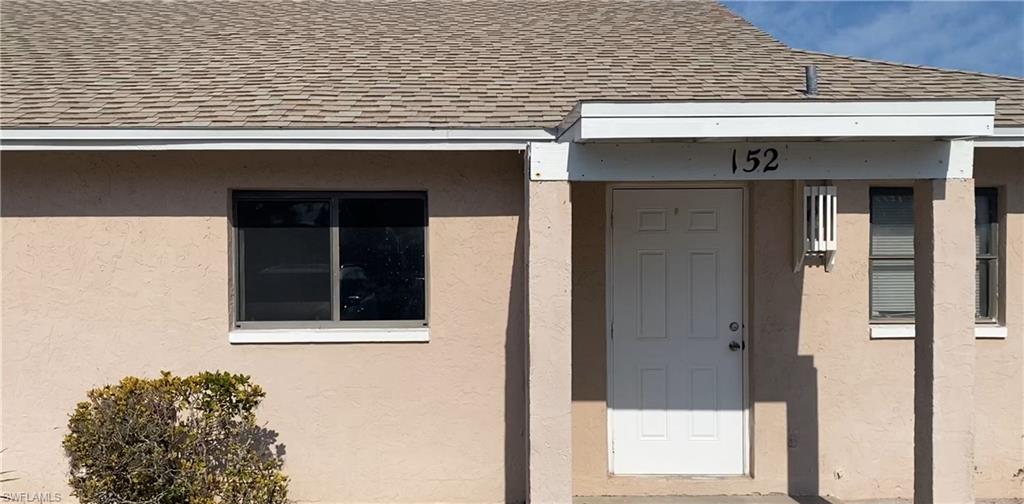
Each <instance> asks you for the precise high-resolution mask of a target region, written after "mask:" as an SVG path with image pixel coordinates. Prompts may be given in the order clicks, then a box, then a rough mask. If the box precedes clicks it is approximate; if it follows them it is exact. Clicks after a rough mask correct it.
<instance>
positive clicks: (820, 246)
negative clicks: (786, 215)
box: [797, 185, 838, 271]
mask: <svg viewBox="0 0 1024 504" xmlns="http://www.w3.org/2000/svg"><path fill="white" fill-rule="evenodd" d="M837 202H838V200H837V198H836V188H835V186H828V185H815V186H811V185H808V186H804V187H803V213H802V214H801V216H802V217H803V218H802V219H799V220H798V224H799V225H800V227H801V228H802V229H803V233H802V234H803V239H802V240H800V241H801V243H802V245H803V246H802V248H803V253H802V254H799V257H798V258H797V261H798V264H797V267H798V268H799V267H800V266H801V265H802V264H803V259H804V258H805V257H807V256H815V257H820V258H822V259H824V261H823V262H824V264H825V270H826V271H832V266H833V265H834V264H835V255H836V250H837V248H838V247H837V241H836V228H837V225H836V214H837V211H836V210H837V207H836V205H837Z"/></svg>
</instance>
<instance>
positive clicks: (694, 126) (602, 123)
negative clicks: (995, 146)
mask: <svg viewBox="0 0 1024 504" xmlns="http://www.w3.org/2000/svg"><path fill="white" fill-rule="evenodd" d="M994 117H995V101H994V100H942V101H938V100H914V101H821V100H802V101H770V102H765V101H742V102H724V101H723V102H712V101H701V102H582V103H580V104H579V106H578V107H577V108H576V110H574V111H573V114H571V115H570V117H569V118H567V120H566V122H564V123H563V129H562V131H563V133H562V135H561V138H560V139H561V140H572V141H576V142H587V141H601V140H628V139H638V140H639V139H671V138H675V139H687V138H765V137H786V138H821V137H848V138H878V137H888V138H893V137H943V138H959V137H974V136H988V135H991V134H992V133H993V121H994Z"/></svg>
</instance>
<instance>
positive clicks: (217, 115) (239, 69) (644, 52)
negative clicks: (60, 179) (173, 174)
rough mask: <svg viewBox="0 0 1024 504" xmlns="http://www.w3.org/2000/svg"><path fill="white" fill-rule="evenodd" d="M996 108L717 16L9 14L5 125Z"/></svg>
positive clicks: (91, 2) (385, 2) (489, 9)
mask: <svg viewBox="0 0 1024 504" xmlns="http://www.w3.org/2000/svg"><path fill="white" fill-rule="evenodd" d="M809 63H815V64H817V65H818V67H819V70H818V74H819V81H820V84H819V91H820V97H821V98H825V99H828V98H843V99H846V98H857V99H865V98H887V99H888V98H900V99H907V98H972V97H983V98H999V100H998V102H997V119H996V123H997V125H1001V126H1011V125H1024V79H1015V78H1009V77H999V76H992V75H982V74H974V73H967V72H959V71H949V70H939V69H931V68H921V67H914V66H907V65H897V64H891V63H884V62H874V61H867V60H860V59H854V58H845V57H839V56H831V55H825V54H819V53H812V52H807V51H799V50H794V49H791V48H788V47H787V46H785V45H784V44H782V43H780V42H778V41H776V40H774V39H773V38H771V37H770V36H768V35H766V34H765V33H763V32H761V31H760V30H758V29H756V28H754V27H753V26H752V25H750V24H749V23H747V22H746V21H745V20H743V19H742V18H740V17H738V16H736V15H734V14H733V13H731V12H730V11H729V10H727V9H726V8H724V7H722V6H720V5H718V4H716V3H710V2H683V1H669V0H661V1H658V0H655V1H643V2H641V1H631V2H626V1H608V0H590V1H584V0H556V1H548V0H516V1H511V0H467V1H460V0H435V1H414V2H409V1H395V0H380V1H359V0H340V1H319V0H308V1H268V0H250V1H238V0H218V1H191V0H132V1H116V0H2V2H0V124H2V125H3V126H5V127H186V126H190V127H207V126H208V127H333V128H349V127H352V128H356V127H488V128H504V127H552V126H555V125H557V124H558V123H559V121H560V120H561V119H562V118H563V117H564V116H565V115H566V114H567V113H568V112H569V111H570V110H571V109H572V107H573V106H574V104H575V103H576V102H578V101H579V100H585V99H615V100H630V99H637V100H640V99H645V100H692V99H732V100H739V99H800V98H803V97H804V94H803V92H802V89H803V87H804V81H803V65H805V64H809Z"/></svg>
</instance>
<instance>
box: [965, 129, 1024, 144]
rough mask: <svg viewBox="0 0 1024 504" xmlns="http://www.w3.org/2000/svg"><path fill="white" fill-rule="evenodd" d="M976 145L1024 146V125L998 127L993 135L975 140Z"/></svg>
mask: <svg viewBox="0 0 1024 504" xmlns="http://www.w3.org/2000/svg"><path fill="white" fill-rule="evenodd" d="M974 146H975V147H1016V148H1021V147H1024V127H1019V128H1005V127H997V128H995V131H994V132H993V133H992V135H991V136H987V137H984V138H977V139H975V140H974Z"/></svg>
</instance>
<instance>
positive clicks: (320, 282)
mask: <svg viewBox="0 0 1024 504" xmlns="http://www.w3.org/2000/svg"><path fill="white" fill-rule="evenodd" d="M330 208H331V203H330V200H324V201H301V200H264V201H249V200H239V201H238V202H237V206H236V213H235V219H236V221H235V225H236V226H237V227H238V231H239V234H238V236H239V243H238V245H239V251H238V270H239V273H240V275H239V276H240V278H239V293H238V296H239V320H242V321H271V320H295V321H301V320H330V319H331V268H330V264H331V227H330V225H331V219H330Z"/></svg>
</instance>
